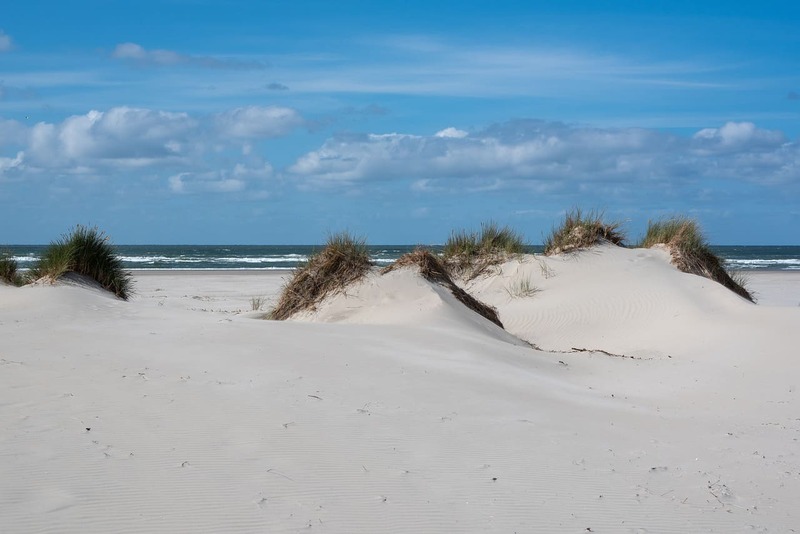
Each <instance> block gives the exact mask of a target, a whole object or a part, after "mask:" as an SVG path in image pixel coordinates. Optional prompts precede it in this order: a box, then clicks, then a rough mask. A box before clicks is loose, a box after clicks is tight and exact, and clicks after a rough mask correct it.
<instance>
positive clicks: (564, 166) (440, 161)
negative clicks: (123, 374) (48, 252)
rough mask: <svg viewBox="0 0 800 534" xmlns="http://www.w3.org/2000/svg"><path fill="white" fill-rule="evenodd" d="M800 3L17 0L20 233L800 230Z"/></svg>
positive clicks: (4, 50)
mask: <svg viewBox="0 0 800 534" xmlns="http://www.w3.org/2000/svg"><path fill="white" fill-rule="evenodd" d="M797 28H800V2H796V1H781V2H776V1H769V0H765V1H760V2H750V1H747V2H737V1H734V0H727V1H725V2H721V1H716V0H704V1H703V2H697V1H692V2H687V1H682V0H672V1H669V2H664V1H652V2H641V1H604V0H586V1H578V0H562V1H559V2H552V1H551V2H539V1H533V0H529V1H504V0H496V1H492V2H488V1H484V2H476V1H470V0H459V1H450V0H440V1H436V2H431V1H429V0H428V1H424V2H423V1H418V0H406V1H404V2H402V3H397V2H376V1H347V0H341V1H338V2H330V1H305V0H295V1H293V2H286V1H277V0H272V1H267V0H265V1H263V2H255V1H246V2H245V1H237V0H234V1H227V2H219V1H211V0H207V1H201V0H158V1H151V0H140V1H137V2H127V1H125V2H122V1H118V0H102V1H101V0H94V1H80V0H76V1H74V2H63V1H59V2H56V1H51V2H44V1H38V0H29V1H26V2H9V3H8V5H4V7H3V10H2V12H1V13H0V244H3V243H5V244H39V243H48V242H50V241H51V240H53V239H56V238H58V237H59V236H60V235H62V234H64V233H65V232H67V231H69V230H70V229H71V228H72V227H74V226H75V225H77V224H84V225H92V226H98V227H99V228H100V229H101V230H103V231H105V232H106V233H107V234H108V235H109V236H110V237H111V238H112V240H113V241H114V242H115V243H119V244H315V243H320V242H323V241H324V240H325V238H326V236H327V235H329V234H331V233H334V232H338V231H342V230H347V231H349V232H351V233H353V234H355V235H358V236H362V237H364V238H365V239H366V240H367V242H369V243H372V244H415V243H430V244H432V243H441V242H443V241H445V240H446V239H447V237H448V235H449V234H450V232H451V231H453V230H459V229H474V228H478V227H479V226H480V224H481V222H485V221H494V222H497V223H499V224H502V225H509V226H511V227H512V228H514V229H515V230H517V231H519V232H521V233H522V234H523V235H524V236H525V237H526V238H527V240H528V241H529V242H531V243H533V244H538V243H541V242H542V240H543V236H544V235H546V234H547V233H548V232H549V231H550V230H551V229H552V227H553V226H554V225H556V224H557V223H558V221H559V220H560V219H561V218H562V217H563V214H564V213H565V211H567V210H570V209H572V208H575V207H580V208H582V209H584V210H597V211H601V212H603V213H604V217H605V218H606V219H608V220H613V221H619V222H622V223H623V224H624V226H625V228H626V229H627V231H628V234H629V237H630V239H631V240H635V239H636V238H637V237H639V236H640V235H641V233H642V232H643V231H644V228H645V227H646V225H647V222H648V221H649V220H657V219H659V218H663V217H667V216H670V215H675V214H682V215H688V216H690V217H693V218H695V219H697V220H698V222H699V223H700V224H701V226H702V228H703V229H704V230H705V232H706V234H707V237H708V239H709V240H710V241H711V242H712V243H714V244H729V245H730V244H794V245H797V244H800V31H797Z"/></svg>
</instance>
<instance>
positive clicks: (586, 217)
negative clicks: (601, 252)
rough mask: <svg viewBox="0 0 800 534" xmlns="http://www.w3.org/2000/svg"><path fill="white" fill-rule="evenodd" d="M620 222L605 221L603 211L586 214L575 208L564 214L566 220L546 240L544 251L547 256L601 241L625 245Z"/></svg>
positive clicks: (589, 245) (571, 250) (583, 247)
mask: <svg viewBox="0 0 800 534" xmlns="http://www.w3.org/2000/svg"><path fill="white" fill-rule="evenodd" d="M620 227H621V224H620V223H618V222H611V223H608V222H605V221H603V214H602V212H596V211H590V212H589V213H587V214H584V213H583V212H582V211H581V210H580V209H578V208H575V209H573V210H571V211H568V212H567V213H566V214H565V215H564V221H563V222H562V223H561V226H559V227H558V228H553V230H552V232H550V235H549V236H548V237H547V239H545V242H544V253H545V254H546V255H547V256H552V255H553V254H561V253H563V252H573V251H576V250H580V249H585V248H589V247H591V246H593V245H597V244H600V243H612V244H614V245H619V246H624V244H625V233H624V232H623V231H622V230H621V228H620Z"/></svg>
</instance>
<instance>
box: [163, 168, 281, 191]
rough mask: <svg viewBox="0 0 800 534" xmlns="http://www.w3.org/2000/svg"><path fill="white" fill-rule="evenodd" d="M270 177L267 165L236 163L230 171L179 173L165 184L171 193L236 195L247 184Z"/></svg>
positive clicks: (271, 173)
mask: <svg viewBox="0 0 800 534" xmlns="http://www.w3.org/2000/svg"><path fill="white" fill-rule="evenodd" d="M272 175H273V170H272V166H270V165H269V164H268V163H262V164H261V165H258V166H248V165H246V164H244V163H237V164H236V165H234V167H233V169H230V170H228V169H219V170H213V171H206V172H181V173H178V174H174V175H172V176H170V177H169V178H168V180H167V183H168V185H169V188H170V190H171V191H172V192H173V193H204V192H210V193H236V192H239V191H243V190H244V189H245V188H246V187H247V184H248V183H252V182H259V181H264V180H267V179H269V178H271V177H272Z"/></svg>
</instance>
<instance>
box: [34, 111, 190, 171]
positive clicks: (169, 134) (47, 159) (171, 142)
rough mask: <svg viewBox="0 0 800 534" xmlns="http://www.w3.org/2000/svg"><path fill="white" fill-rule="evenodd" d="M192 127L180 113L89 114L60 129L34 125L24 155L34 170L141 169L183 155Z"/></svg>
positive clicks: (74, 119)
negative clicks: (35, 166) (106, 166)
mask: <svg viewBox="0 0 800 534" xmlns="http://www.w3.org/2000/svg"><path fill="white" fill-rule="evenodd" d="M197 126H198V122H197V120H195V119H193V118H192V117H190V116H189V115H187V114H186V113H170V112H165V111H153V110H149V109H136V108H128V107H118V108H112V109H110V110H108V111H105V112H102V111H94V110H93V111H90V112H89V113H87V114H85V115H74V116H72V117H68V118H67V119H65V120H64V121H63V122H62V123H60V124H49V123H43V122H42V123H39V124H36V125H35V126H34V127H33V128H32V130H31V132H30V141H29V146H28V151H27V152H28V153H29V155H30V157H31V159H32V160H33V161H34V162H36V163H37V164H38V165H40V166H43V167H48V166H55V167H59V166H65V165H71V164H75V163H86V164H94V165H97V164H101V163H109V161H110V160H111V161H113V162H114V164H115V165H117V166H134V167H140V166H146V165H148V164H151V163H155V162H162V163H163V162H164V161H165V160H169V159H179V158H181V157H182V156H185V155H186V152H187V143H186V141H187V140H188V139H189V138H191V137H192V134H193V132H194V131H196V129H197Z"/></svg>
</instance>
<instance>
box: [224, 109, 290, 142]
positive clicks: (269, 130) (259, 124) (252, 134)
mask: <svg viewBox="0 0 800 534" xmlns="http://www.w3.org/2000/svg"><path fill="white" fill-rule="evenodd" d="M215 122H216V127H217V129H218V130H219V132H220V133H221V134H222V135H225V136H230V137H238V138H251V139H252V138H265V137H279V136H282V135H286V134H287V133H289V132H290V131H291V130H293V129H294V128H296V127H298V126H300V125H302V124H303V118H302V117H301V116H300V114H299V113H297V111H295V110H293V109H291V108H285V107H279V106H268V107H259V106H248V107H243V108H236V109H233V110H230V111H226V112H224V113H220V114H218V115H216V117H215Z"/></svg>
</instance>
